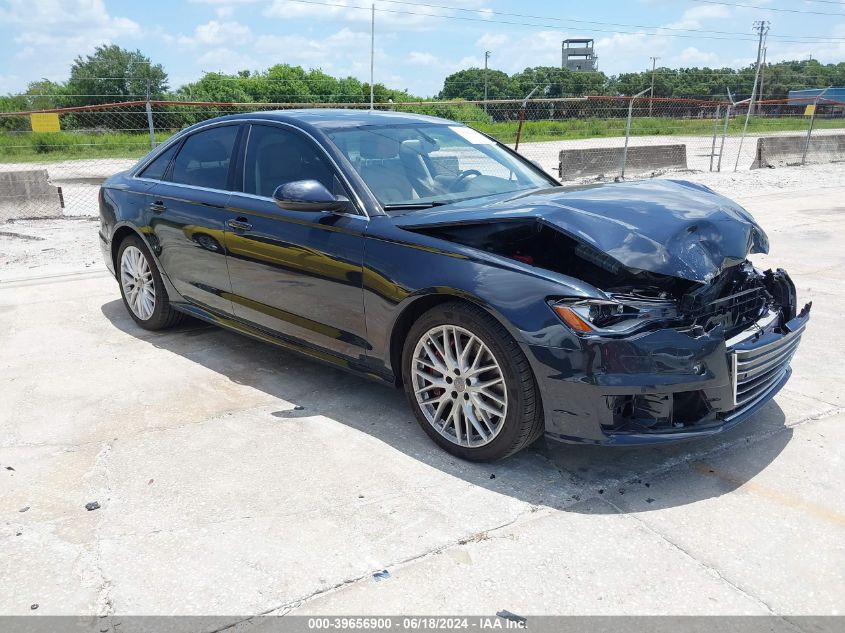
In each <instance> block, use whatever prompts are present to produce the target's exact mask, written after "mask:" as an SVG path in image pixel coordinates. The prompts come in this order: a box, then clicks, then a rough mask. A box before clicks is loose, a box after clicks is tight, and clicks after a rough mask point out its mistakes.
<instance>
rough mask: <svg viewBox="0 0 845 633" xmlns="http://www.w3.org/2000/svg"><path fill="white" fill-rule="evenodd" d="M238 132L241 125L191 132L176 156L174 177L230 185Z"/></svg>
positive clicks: (220, 186)
mask: <svg viewBox="0 0 845 633" xmlns="http://www.w3.org/2000/svg"><path fill="white" fill-rule="evenodd" d="M237 136H238V126H237V125H225V126H221V127H215V128H211V129H210V130H203V131H202V132H197V133H196V134H192V135H191V136H189V137H188V138H187V139H186V140H185V142H184V144H183V145H182V149H181V150H179V154H177V156H176V160H175V161H174V162H173V175H172V176H171V178H170V180H172V181H173V182H177V183H180V184H183V185H194V186H197V187H208V188H209V189H227V188H228V187H227V181H228V177H229V163H230V162H231V160H232V149H233V148H234V146H235V139H236V138H237Z"/></svg>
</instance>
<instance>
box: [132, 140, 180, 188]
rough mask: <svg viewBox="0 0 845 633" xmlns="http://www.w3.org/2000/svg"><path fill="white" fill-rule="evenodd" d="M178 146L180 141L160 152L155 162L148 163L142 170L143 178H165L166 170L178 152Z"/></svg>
mask: <svg viewBox="0 0 845 633" xmlns="http://www.w3.org/2000/svg"><path fill="white" fill-rule="evenodd" d="M177 147H179V143H178V142H177V143H174V144H173V145H171V146H170V147H168V148H167V149H166V150H164V151H163V152H162V153H161V154H159V155H158V156H157V157H156V158H155V159H154V160H153V162H151V163H150V164H149V165H147V167H146V168H145V169H144V171H142V172H141V174H140V176H141V178H150V179H151V180H161V179H162V178H164V172H166V171H167V167H168V166H169V165H170V161H171V160H172V159H173V155H174V154H175V153H176V148H177Z"/></svg>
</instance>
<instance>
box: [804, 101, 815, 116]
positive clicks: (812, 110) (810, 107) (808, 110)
mask: <svg viewBox="0 0 845 633" xmlns="http://www.w3.org/2000/svg"><path fill="white" fill-rule="evenodd" d="M815 113H816V106H815V104H813V103H811V104H810V105H808V106H807V107H806V108H804V116H813V115H814V114H815Z"/></svg>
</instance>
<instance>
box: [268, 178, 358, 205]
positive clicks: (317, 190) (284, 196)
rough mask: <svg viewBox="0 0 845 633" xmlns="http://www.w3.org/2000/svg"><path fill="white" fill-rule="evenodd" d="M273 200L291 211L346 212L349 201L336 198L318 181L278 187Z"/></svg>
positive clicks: (298, 181)
mask: <svg viewBox="0 0 845 633" xmlns="http://www.w3.org/2000/svg"><path fill="white" fill-rule="evenodd" d="M273 200H274V201H275V202H276V204H277V205H278V206H279V207H281V208H282V209H288V210H290V211H345V210H346V209H347V207H348V206H349V199H348V198H346V197H344V196H336V195H334V194H333V193H332V192H331V191H329V190H328V189H326V187H325V185H323V183H321V182H319V181H317V180H295V181H293V182H286V183H285V184H283V185H280V186H278V187H276V190H275V191H273Z"/></svg>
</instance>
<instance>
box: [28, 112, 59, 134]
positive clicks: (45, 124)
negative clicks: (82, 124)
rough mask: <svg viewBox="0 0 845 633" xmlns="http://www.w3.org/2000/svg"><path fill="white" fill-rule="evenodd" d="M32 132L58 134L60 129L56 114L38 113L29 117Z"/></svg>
mask: <svg viewBox="0 0 845 633" xmlns="http://www.w3.org/2000/svg"><path fill="white" fill-rule="evenodd" d="M29 122H30V123H31V125H32V131H33V132H59V131H61V129H62V126H61V124H60V123H59V114H58V113H57V112H40V113H36V114H30V115H29Z"/></svg>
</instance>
